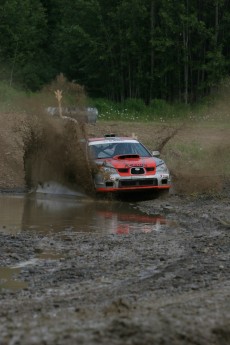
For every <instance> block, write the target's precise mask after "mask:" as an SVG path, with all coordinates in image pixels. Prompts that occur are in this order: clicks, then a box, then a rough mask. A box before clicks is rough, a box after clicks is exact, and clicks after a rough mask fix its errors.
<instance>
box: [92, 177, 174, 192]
mask: <svg viewBox="0 0 230 345" xmlns="http://www.w3.org/2000/svg"><path fill="white" fill-rule="evenodd" d="M94 184H95V189H96V191H97V192H118V191H119V192H122V191H138V190H154V189H156V190H157V189H169V188H170V187H171V179H170V175H169V174H155V175H149V176H145V175H142V176H138V177H137V176H126V177H121V176H120V175H118V174H111V175H109V176H107V178H105V177H104V176H103V175H102V174H98V175H96V176H95V178H94Z"/></svg>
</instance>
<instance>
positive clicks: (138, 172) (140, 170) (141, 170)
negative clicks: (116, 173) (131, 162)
mask: <svg viewBox="0 0 230 345" xmlns="http://www.w3.org/2000/svg"><path fill="white" fill-rule="evenodd" d="M144 173H145V170H144V168H142V167H133V168H131V174H132V175H141V174H144Z"/></svg>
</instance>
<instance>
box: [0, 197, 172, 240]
mask: <svg viewBox="0 0 230 345" xmlns="http://www.w3.org/2000/svg"><path fill="white" fill-rule="evenodd" d="M165 224H166V220H165V218H164V217H162V216H161V215H154V216H149V215H146V214H144V213H141V211H139V210H138V209H136V208H135V204H130V203H128V202H121V201H110V200H93V199H90V198H88V197H85V196H83V195H60V194H58V195H57V194H48V193H34V194H26V195H6V194H2V195H0V231H1V232H4V233H10V234H14V233H18V232H21V231H28V230H29V231H34V232H38V233H41V232H42V233H52V232H61V231H73V232H83V233H85V232H87V233H89V232H90V233H107V234H129V233H130V232H132V231H140V232H146V233H147V232H152V231H159V230H160V229H161V228H162V227H163V226H164V225H165Z"/></svg>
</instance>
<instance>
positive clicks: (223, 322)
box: [0, 125, 230, 345]
mask: <svg viewBox="0 0 230 345" xmlns="http://www.w3.org/2000/svg"><path fill="white" fill-rule="evenodd" d="M109 126H110V127H111V125H109ZM105 129H106V128H104V129H103V131H104V130H105ZM89 131H91V132H94V133H95V132H96V131H97V132H99V131H102V129H101V128H99V127H90V128H89ZM123 131H126V130H124V127H123ZM127 131H128V127H127ZM134 132H138V128H135V130H134ZM16 133H18V132H16ZM151 133H152V132H149V133H148V134H147V137H148V138H150V136H151ZM190 134H191V133H190ZM141 135H143V132H141ZM222 135H223V133H222ZM12 138H14V140H16V139H15V136H14V137H12ZM3 139H4V138H2V140H3ZM19 139H20V137H19ZM19 139H17V140H18V143H19V144H18V146H17V148H19V147H21V146H20V145H22V142H21V141H20V140H19ZM4 140H5V139H4ZM216 140H217V141H218V140H219V137H218V138H217V139H216ZM1 148H2V146H1ZM4 150H5V151H4V152H6V153H7V152H11V155H8V156H9V157H12V160H11V161H10V162H13V161H14V159H13V150H9V147H8V149H6V148H5V147H4ZM19 151H20V150H19ZM20 152H21V151H20ZM18 162H19V163H20V162H22V154H21V153H20V154H19V156H18ZM1 163H2V164H3V162H1ZM11 164H12V163H11ZM2 166H3V165H2ZM2 166H1V167H2ZM11 166H12V165H11ZM19 167H20V169H21V170H20V169H19V168H17V177H18V178H19V176H20V178H19V179H18V180H14V176H15V175H14V174H13V173H12V171H13V170H8V171H6V165H5V164H4V169H5V170H4V169H3V168H1V188H2V187H6V188H8V190H9V189H12V188H14V187H15V186H16V187H17V188H18V187H23V186H24V185H23V182H22V181H23V167H22V166H21V165H20V164H19ZM4 174H5V175H4ZM21 174H22V175H21ZM8 175H9V176H11V177H10V178H9V180H6V179H5V180H4V176H8ZM15 181H17V184H16V182H15ZM135 207H138V208H140V209H141V210H142V211H143V212H145V213H147V214H163V215H164V216H165V217H166V218H167V220H168V222H167V223H166V224H165V226H164V227H163V228H161V229H160V230H159V231H156V230H155V231H152V232H136V233H130V234H128V235H122V236H120V235H100V234H94V235H93V234H81V233H79V234H76V233H74V234H73V233H72V232H71V230H66V231H65V232H64V233H62V234H54V233H52V235H39V234H36V233H33V232H31V231H27V230H26V229H25V231H23V232H21V233H20V234H16V235H9V234H7V233H4V231H2V232H0V246H1V251H0V262H1V268H0V283H1V287H0V294H1V308H0V344H1V345H6V344H7V345H8V344H9V345H13V344H15V345H16V344H17V345H19V344H21V345H29V344H30V345H31V344H52V345H54V344H55V345H59V344H60V345H62V344H71V345H72V344H87V345H88V344H92V345H94V344H106V345H107V344H119V345H123V344H136V345H148V344H149V345H150V344H151V345H152V344H154V345H155V344H156V345H162V344H166V345H172V344H178V345H181V344H184V345H185V344H186V345H187V344H194V345H195V344H196V345H198V344H199V345H228V344H229V343H230V261H229V244H230V243H229V237H230V233H229V231H230V221H229V214H230V213H229V211H230V184H229V181H228V179H226V180H224V181H223V184H222V187H221V189H219V190H213V191H212V190H208V191H207V192H206V193H197V192H192V193H189V194H188V193H181V192H180V193H179V192H177V191H175V190H174V191H173V193H172V194H171V195H170V196H169V197H168V198H167V199H163V200H161V199H154V200H149V201H141V202H138V203H135ZM45 253H49V254H50V255H48V256H47V257H45V255H44V254H45ZM51 254H52V255H51ZM42 255H43V256H42ZM6 275H8V277H9V275H11V280H12V282H13V283H12V288H11V289H8V288H4V277H5V276H6ZM7 279H8V281H9V278H7ZM20 284H21V285H20Z"/></svg>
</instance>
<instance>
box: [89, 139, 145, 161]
mask: <svg viewBox="0 0 230 345" xmlns="http://www.w3.org/2000/svg"><path fill="white" fill-rule="evenodd" d="M89 148H90V154H91V156H92V157H93V158H94V159H99V158H112V157H114V156H118V155H127V154H132V155H133V154H135V155H139V156H141V157H151V154H150V152H149V151H148V150H147V149H146V148H145V147H144V146H143V145H142V144H140V143H137V142H114V143H103V144H91V145H90V147H89Z"/></svg>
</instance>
